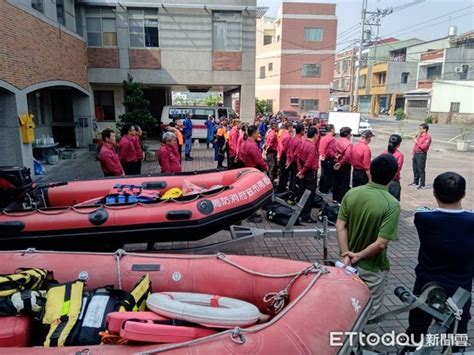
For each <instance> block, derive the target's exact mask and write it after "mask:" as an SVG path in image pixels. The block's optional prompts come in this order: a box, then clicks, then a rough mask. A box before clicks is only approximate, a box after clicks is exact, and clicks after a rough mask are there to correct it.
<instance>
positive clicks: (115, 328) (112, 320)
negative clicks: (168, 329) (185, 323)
mask: <svg viewBox="0 0 474 355" xmlns="http://www.w3.org/2000/svg"><path fill="white" fill-rule="evenodd" d="M131 319H134V320H167V319H168V318H165V317H162V316H160V315H158V314H156V313H154V312H112V313H109V314H107V329H108V331H109V332H114V333H120V329H121V328H122V324H123V323H124V322H125V321H127V320H131Z"/></svg>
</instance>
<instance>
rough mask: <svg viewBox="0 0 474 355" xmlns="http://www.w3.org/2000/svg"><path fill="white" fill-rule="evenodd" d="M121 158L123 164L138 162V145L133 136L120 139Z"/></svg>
mask: <svg viewBox="0 0 474 355" xmlns="http://www.w3.org/2000/svg"><path fill="white" fill-rule="evenodd" d="M119 156H120V161H121V162H122V163H133V162H136V161H137V160H138V159H137V156H138V152H137V144H136V141H135V138H134V137H133V136H129V135H128V134H127V135H125V136H123V137H122V138H121V139H120V143H119Z"/></svg>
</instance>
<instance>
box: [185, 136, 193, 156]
mask: <svg viewBox="0 0 474 355" xmlns="http://www.w3.org/2000/svg"><path fill="white" fill-rule="evenodd" d="M192 147H193V138H192V137H189V138H185V139H184V154H186V155H190V154H191V149H192Z"/></svg>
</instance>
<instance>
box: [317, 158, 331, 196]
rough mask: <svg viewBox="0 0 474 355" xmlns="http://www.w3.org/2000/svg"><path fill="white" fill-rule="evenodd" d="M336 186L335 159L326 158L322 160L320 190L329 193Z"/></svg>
mask: <svg viewBox="0 0 474 355" xmlns="http://www.w3.org/2000/svg"><path fill="white" fill-rule="evenodd" d="M333 188H334V159H333V158H326V159H325V160H323V161H322V162H321V179H319V191H320V192H322V193H323V194H327V193H328V192H329V191H331V190H332V189H333Z"/></svg>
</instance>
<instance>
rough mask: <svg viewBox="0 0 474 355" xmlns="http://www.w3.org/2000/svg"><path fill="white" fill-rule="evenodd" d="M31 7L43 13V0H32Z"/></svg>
mask: <svg viewBox="0 0 474 355" xmlns="http://www.w3.org/2000/svg"><path fill="white" fill-rule="evenodd" d="M31 7H32V8H33V9H35V10H36V11H39V12H41V13H42V12H43V11H44V8H43V0H31Z"/></svg>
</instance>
